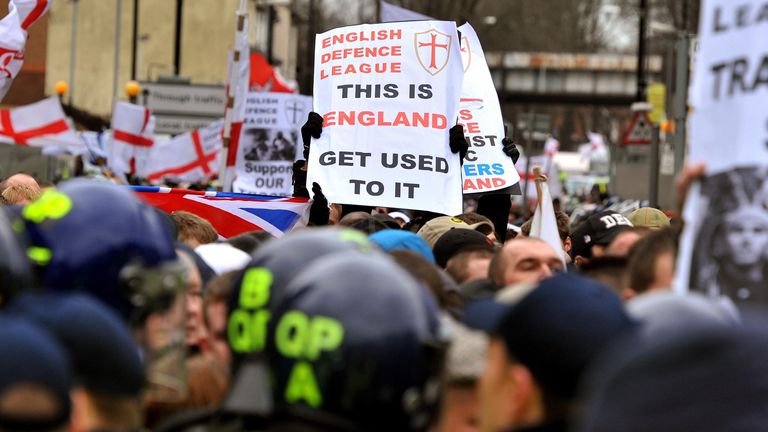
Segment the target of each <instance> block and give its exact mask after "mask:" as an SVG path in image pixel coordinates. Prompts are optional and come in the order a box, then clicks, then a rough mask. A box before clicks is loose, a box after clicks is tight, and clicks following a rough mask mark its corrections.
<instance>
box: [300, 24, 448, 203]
mask: <svg viewBox="0 0 768 432" xmlns="http://www.w3.org/2000/svg"><path fill="white" fill-rule="evenodd" d="M316 47H317V49H316V52H315V67H316V70H315V88H314V95H315V99H314V111H315V112H317V113H319V114H321V115H322V116H323V119H324V124H323V134H322V135H321V137H320V138H319V139H315V140H313V142H312V146H311V151H310V155H309V161H308V162H309V172H308V180H307V183H308V184H311V183H312V182H317V183H319V184H320V185H321V186H322V187H323V191H324V192H325V194H326V196H327V197H328V200H329V201H330V202H335V203H343V204H360V205H369V206H387V207H397V208H411V209H418V210H430V211H435V212H440V213H445V214H458V213H461V211H462V196H461V174H460V170H459V166H460V163H459V157H458V155H455V154H453V153H451V151H450V149H449V146H448V129H449V128H450V127H451V126H453V124H454V123H455V120H456V116H457V114H458V104H459V96H460V87H459V86H458V85H456V83H459V82H461V79H462V78H461V77H462V66H461V57H460V52H459V44H458V37H457V33H456V25H455V24H454V23H453V22H444V21H413V22H401V23H387V24H374V25H359V26H350V27H342V28H339V29H334V30H330V31H328V32H326V33H323V34H319V35H317V42H316Z"/></svg>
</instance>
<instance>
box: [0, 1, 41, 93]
mask: <svg viewBox="0 0 768 432" xmlns="http://www.w3.org/2000/svg"><path fill="white" fill-rule="evenodd" d="M51 2H52V0H10V1H9V2H8V15H6V16H5V17H4V18H3V19H2V20H0V101H1V100H3V97H5V94H6V93H8V90H9V89H10V88H11V83H12V82H13V79H14V78H15V77H16V75H18V74H19V71H20V70H21V66H22V64H23V63H24V47H25V46H26V44H27V29H28V28H29V26H31V25H32V24H34V23H35V21H37V20H38V19H39V18H40V17H41V16H42V15H43V14H44V13H45V12H46V11H47V10H48V9H49V8H50V7H51Z"/></svg>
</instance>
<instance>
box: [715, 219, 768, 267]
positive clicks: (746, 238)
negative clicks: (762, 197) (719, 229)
mask: <svg viewBox="0 0 768 432" xmlns="http://www.w3.org/2000/svg"><path fill="white" fill-rule="evenodd" d="M725 240H726V243H727V246H728V251H729V252H730V257H731V260H732V261H733V263H734V264H736V265H752V264H755V263H757V262H758V261H759V260H760V259H761V258H762V256H763V254H764V253H765V250H766V247H767V246H768V224H766V222H765V220H763V219H762V218H758V217H749V216H747V217H742V218H739V219H733V220H731V221H729V222H728V224H727V226H726V231H725Z"/></svg>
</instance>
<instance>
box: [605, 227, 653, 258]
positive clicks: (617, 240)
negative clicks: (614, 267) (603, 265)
mask: <svg viewBox="0 0 768 432" xmlns="http://www.w3.org/2000/svg"><path fill="white" fill-rule="evenodd" d="M650 233H651V230H650V229H648V228H645V227H632V228H628V229H625V230H622V231H621V232H620V233H618V234H616V237H614V238H613V240H611V242H610V243H608V246H606V247H605V250H604V251H603V252H604V253H603V256H613V257H626V256H627V255H628V254H629V249H630V248H631V247H632V246H633V245H634V244H635V243H637V241H638V240H640V239H641V238H643V237H645V236H646V235H648V234H650Z"/></svg>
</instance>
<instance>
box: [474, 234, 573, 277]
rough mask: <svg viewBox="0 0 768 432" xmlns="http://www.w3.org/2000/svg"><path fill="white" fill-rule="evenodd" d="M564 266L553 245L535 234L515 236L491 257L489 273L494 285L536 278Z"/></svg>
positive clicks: (546, 275)
mask: <svg viewBox="0 0 768 432" xmlns="http://www.w3.org/2000/svg"><path fill="white" fill-rule="evenodd" d="M561 270H563V262H562V259H561V257H560V255H558V252H556V251H555V250H554V249H552V247H551V246H549V245H548V244H547V243H545V242H544V241H543V240H540V239H537V238H531V237H526V238H521V239H514V240H512V241H510V242H507V243H505V244H504V247H503V248H501V250H500V251H499V252H498V253H497V254H496V256H494V257H493V260H492V261H491V265H490V268H489V270H488V275H489V277H490V278H491V280H492V281H493V282H494V284H496V286H499V287H503V286H508V285H512V284H517V283H520V282H533V283H535V282H538V281H540V280H542V279H545V278H547V277H550V276H552V274H554V273H555V272H559V271H561Z"/></svg>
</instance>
